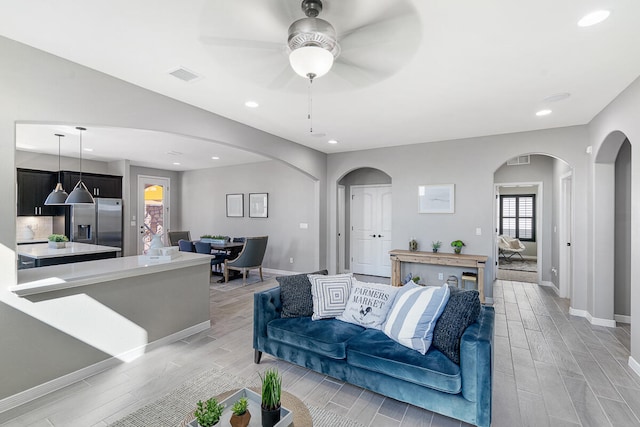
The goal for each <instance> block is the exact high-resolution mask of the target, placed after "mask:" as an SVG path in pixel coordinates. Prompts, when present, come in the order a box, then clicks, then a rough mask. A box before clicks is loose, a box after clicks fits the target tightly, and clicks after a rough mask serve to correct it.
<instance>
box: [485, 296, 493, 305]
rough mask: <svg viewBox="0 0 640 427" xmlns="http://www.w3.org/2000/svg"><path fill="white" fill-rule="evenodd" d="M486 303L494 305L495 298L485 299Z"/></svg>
mask: <svg viewBox="0 0 640 427" xmlns="http://www.w3.org/2000/svg"><path fill="white" fill-rule="evenodd" d="M484 303H485V304H490V305H493V297H484Z"/></svg>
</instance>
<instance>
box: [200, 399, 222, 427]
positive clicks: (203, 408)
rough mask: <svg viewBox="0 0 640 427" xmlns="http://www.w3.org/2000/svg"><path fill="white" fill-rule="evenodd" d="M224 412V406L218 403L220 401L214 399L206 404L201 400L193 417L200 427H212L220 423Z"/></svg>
mask: <svg viewBox="0 0 640 427" xmlns="http://www.w3.org/2000/svg"><path fill="white" fill-rule="evenodd" d="M223 410H224V405H222V404H220V403H218V401H217V400H216V399H215V398H213V397H212V398H211V399H209V400H207V401H205V402H203V401H202V400H199V401H198V403H197V405H196V410H195V412H194V413H193V415H194V416H195V417H196V421H198V426H199V427H212V426H214V425H216V424H218V421H220V417H221V416H222V411H223Z"/></svg>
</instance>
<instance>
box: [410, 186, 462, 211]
mask: <svg viewBox="0 0 640 427" xmlns="http://www.w3.org/2000/svg"><path fill="white" fill-rule="evenodd" d="M454 190H455V188H454V184H441V185H420V186H419V187H418V212H419V213H454V212H455V191H454Z"/></svg>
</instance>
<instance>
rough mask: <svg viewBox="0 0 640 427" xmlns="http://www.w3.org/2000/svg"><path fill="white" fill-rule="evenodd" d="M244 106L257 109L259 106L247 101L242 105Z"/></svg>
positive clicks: (254, 102)
mask: <svg viewBox="0 0 640 427" xmlns="http://www.w3.org/2000/svg"><path fill="white" fill-rule="evenodd" d="M244 105H245V106H247V107H249V108H258V107H259V106H260V104H258V103H257V102H256V101H247V102H245V103H244Z"/></svg>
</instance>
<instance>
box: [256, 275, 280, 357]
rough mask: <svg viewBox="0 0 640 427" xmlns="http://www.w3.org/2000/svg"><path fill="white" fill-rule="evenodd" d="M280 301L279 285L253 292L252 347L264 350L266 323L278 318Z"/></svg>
mask: <svg viewBox="0 0 640 427" xmlns="http://www.w3.org/2000/svg"><path fill="white" fill-rule="evenodd" d="M281 311H282V301H281V300H280V287H275V288H271V289H268V290H266V291H262V292H256V293H255V294H253V348H254V349H255V350H257V351H264V345H265V342H266V339H267V324H268V323H269V322H271V321H272V320H274V319H279V318H280V313H281Z"/></svg>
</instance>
